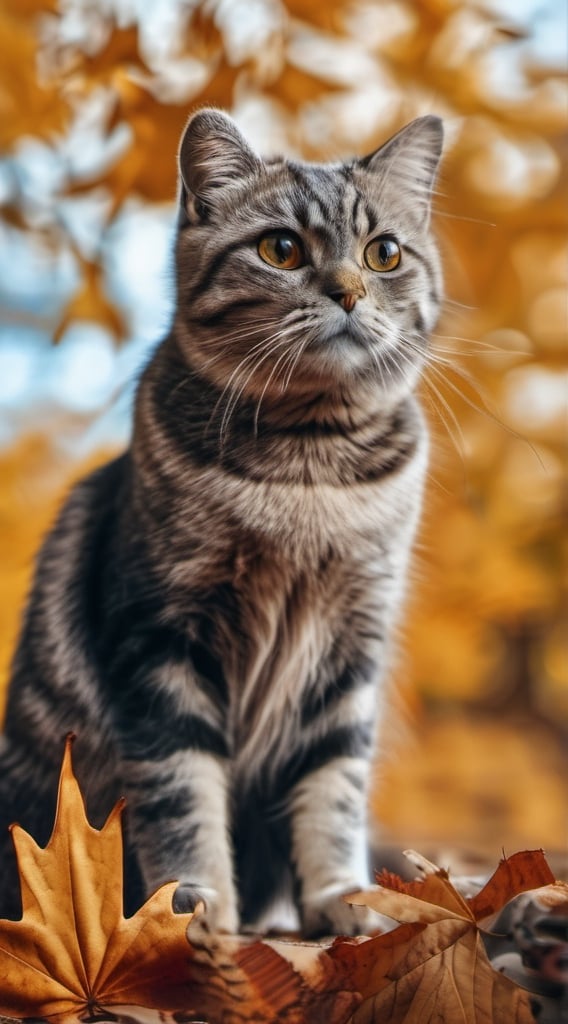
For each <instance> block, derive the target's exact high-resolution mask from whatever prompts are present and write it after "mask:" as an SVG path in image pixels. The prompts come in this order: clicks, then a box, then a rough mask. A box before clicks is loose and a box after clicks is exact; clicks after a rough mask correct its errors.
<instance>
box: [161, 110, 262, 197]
mask: <svg viewBox="0 0 568 1024" xmlns="http://www.w3.org/2000/svg"><path fill="white" fill-rule="evenodd" d="M178 165H179V173H180V178H181V185H182V200H184V201H185V204H186V205H187V204H189V205H191V206H195V205H196V206H197V207H198V208H201V209H205V210H206V209H207V207H208V206H210V205H211V204H212V203H214V202H215V197H216V195H218V194H219V191H220V190H222V189H223V188H225V187H226V186H227V185H231V184H234V183H235V182H237V181H242V179H243V178H247V177H250V176H251V175H254V174H256V173H257V172H258V171H259V170H260V169H261V167H262V161H261V160H260V157H258V156H257V155H256V153H255V152H254V150H252V149H251V147H250V146H249V144H248V142H247V141H246V139H245V138H244V137H243V136H242V135H241V133H240V131H239V129H238V128H237V126H236V124H235V122H234V121H233V119H232V118H230V117H229V116H228V114H224V113H223V112H222V111H220V110H213V109H206V110H199V111H198V112H197V113H196V114H194V115H193V117H191V118H190V119H189V121H188V123H187V126H186V128H185V131H184V133H183V136H182V139H181V142H180V147H179V155H178ZM184 191H185V197H184V195H183V193H184ZM187 212H188V213H189V210H188V211H187Z"/></svg>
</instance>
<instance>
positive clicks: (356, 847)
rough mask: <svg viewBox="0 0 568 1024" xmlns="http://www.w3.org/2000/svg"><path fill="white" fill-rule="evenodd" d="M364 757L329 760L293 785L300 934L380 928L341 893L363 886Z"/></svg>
mask: <svg viewBox="0 0 568 1024" xmlns="http://www.w3.org/2000/svg"><path fill="white" fill-rule="evenodd" d="M368 776H369V760H368V758H367V757H349V756H339V757H333V758H331V759H330V760H329V761H327V762H326V763H325V764H323V765H321V766H320V767H318V768H317V769H316V770H314V771H312V772H311V773H309V774H308V775H306V776H305V777H304V778H303V779H302V780H301V782H299V783H298V784H297V786H296V787H295V789H294V791H293V794H292V800H291V803H290V809H291V826H292V849H293V859H294V867H295V873H296V878H297V883H298V889H299V904H300V907H299V909H300V917H301V921H302V930H303V932H304V934H305V935H307V936H311V937H315V936H321V935H364V934H369V933H370V932H371V931H376V930H377V929H378V928H379V927H380V924H381V921H380V918H379V917H378V915H377V914H374V913H373V912H372V911H370V910H368V909H367V908H365V907H353V906H350V905H349V904H348V903H347V902H346V901H345V899H344V898H343V897H344V896H345V895H346V894H348V893H350V892H354V891H356V890H358V889H364V888H366V887H368V885H369V882H370V879H369V866H368V842H367V790H368V785H367V782H368Z"/></svg>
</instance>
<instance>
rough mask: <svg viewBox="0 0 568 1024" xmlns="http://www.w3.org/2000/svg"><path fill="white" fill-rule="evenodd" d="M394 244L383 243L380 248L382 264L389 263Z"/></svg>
mask: <svg viewBox="0 0 568 1024" xmlns="http://www.w3.org/2000/svg"><path fill="white" fill-rule="evenodd" d="M392 248H393V246H392V242H381V244H380V246H379V259H380V261H381V263H382V264H385V263H388V262H389V260H390V259H391V257H392V255H393V253H392Z"/></svg>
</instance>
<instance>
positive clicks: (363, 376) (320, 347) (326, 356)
mask: <svg viewBox="0 0 568 1024" xmlns="http://www.w3.org/2000/svg"><path fill="white" fill-rule="evenodd" d="M302 363H303V365H304V367H305V371H306V372H307V371H308V368H309V371H311V373H312V374H315V376H316V377H317V379H318V380H319V382H320V383H321V382H322V381H329V383H330V384H336V385H339V386H342V387H344V386H345V385H348V386H351V387H362V388H364V387H365V386H368V387H370V388H371V389H372V390H377V388H378V389H379V390H385V391H386V392H387V393H388V394H389V396H390V397H391V398H394V397H396V396H397V395H399V394H400V395H402V394H405V393H407V392H409V391H411V390H412V389H413V388H414V386H415V384H416V380H417V378H418V376H419V374H420V370H419V367H416V370H415V372H412V368H411V367H409V366H407V365H406V366H404V367H401V368H400V370H399V372H398V373H396V372H395V371H394V369H393V367H392V366H390V367H389V369H388V372H386V371H385V369H384V368H383V367H382V364H381V359H380V354H379V353H377V352H374V351H373V350H372V348H371V346H370V345H369V343H368V342H367V341H360V340H357V339H356V338H354V337H353V336H351V335H349V334H345V333H338V334H336V335H333V336H332V337H331V338H326V339H325V341H323V340H322V341H321V342H319V343H317V344H314V345H312V346H311V347H310V349H309V351H307V352H306V353H305V354H304V356H303V358H302Z"/></svg>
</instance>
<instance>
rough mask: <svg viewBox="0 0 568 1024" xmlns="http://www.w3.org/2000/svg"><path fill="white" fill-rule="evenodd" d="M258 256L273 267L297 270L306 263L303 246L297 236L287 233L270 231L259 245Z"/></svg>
mask: <svg viewBox="0 0 568 1024" xmlns="http://www.w3.org/2000/svg"><path fill="white" fill-rule="evenodd" d="M258 255H259V256H260V258H261V260H264V262H265V263H268V264H270V266H271V267H278V269H279V270H296V268H297V267H301V266H302V264H303V262H304V253H303V251H302V246H301V245H300V243H299V241H298V239H297V238H296V236H295V235H291V234H290V233H289V232H287V231H270V232H269V233H268V234H267V235H263V237H262V238H261V239H260V242H259V243H258Z"/></svg>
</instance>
